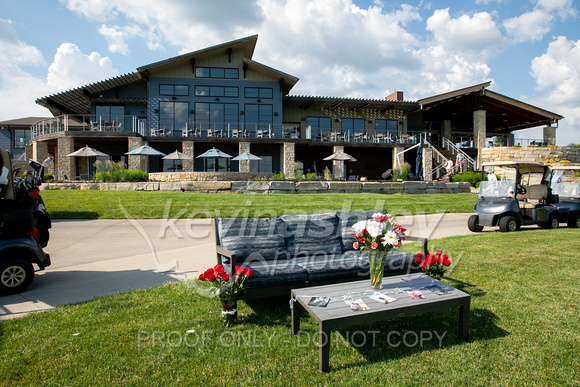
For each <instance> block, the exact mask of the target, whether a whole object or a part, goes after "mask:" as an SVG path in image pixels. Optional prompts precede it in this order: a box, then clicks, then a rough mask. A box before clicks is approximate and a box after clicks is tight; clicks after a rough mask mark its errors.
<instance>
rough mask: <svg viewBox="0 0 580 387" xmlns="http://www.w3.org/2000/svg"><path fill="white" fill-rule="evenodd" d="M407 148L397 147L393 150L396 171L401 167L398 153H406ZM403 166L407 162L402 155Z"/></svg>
mask: <svg viewBox="0 0 580 387" xmlns="http://www.w3.org/2000/svg"><path fill="white" fill-rule="evenodd" d="M404 150H405V148H403V147H400V146H396V147H394V148H393V169H396V168H398V167H399V162H398V161H397V153H401V152H402V151H404ZM400 157H401V164H403V163H404V162H405V155H401V156H400Z"/></svg>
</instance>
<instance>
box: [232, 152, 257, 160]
mask: <svg viewBox="0 0 580 387" xmlns="http://www.w3.org/2000/svg"><path fill="white" fill-rule="evenodd" d="M232 160H234V161H242V160H262V158H261V157H258V156H256V155H253V154H251V153H250V152H244V153H241V154H239V155H238V156H236V157H234V158H233V159H232Z"/></svg>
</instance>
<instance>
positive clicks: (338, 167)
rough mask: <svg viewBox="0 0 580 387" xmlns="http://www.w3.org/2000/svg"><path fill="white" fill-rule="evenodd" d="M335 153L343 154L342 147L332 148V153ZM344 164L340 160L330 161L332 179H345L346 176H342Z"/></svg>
mask: <svg viewBox="0 0 580 387" xmlns="http://www.w3.org/2000/svg"><path fill="white" fill-rule="evenodd" d="M336 152H344V146H342V145H336V146H334V147H333V148H332V153H336ZM345 163H346V161H340V160H333V161H332V175H333V176H334V178H335V179H336V178H341V177H346V175H345V174H344V168H345V167H344V164H345Z"/></svg>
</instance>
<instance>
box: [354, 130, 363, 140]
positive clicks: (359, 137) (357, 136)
mask: <svg viewBox="0 0 580 387" xmlns="http://www.w3.org/2000/svg"><path fill="white" fill-rule="evenodd" d="M353 139H354V141H355V142H362V140H363V134H362V133H361V132H357V133H355V134H354V138H353Z"/></svg>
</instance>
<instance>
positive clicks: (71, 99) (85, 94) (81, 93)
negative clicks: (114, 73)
mask: <svg viewBox="0 0 580 387" xmlns="http://www.w3.org/2000/svg"><path fill="white" fill-rule="evenodd" d="M139 81H141V82H145V81H144V80H143V78H142V77H141V75H139V73H129V74H125V75H121V76H118V77H114V78H110V79H106V80H104V81H100V82H95V83H92V84H90V85H86V86H81V87H77V88H76V89H72V90H68V91H64V92H62V93H58V94H53V95H49V96H47V97H42V98H39V99H37V100H36V103H37V104H39V105H40V106H44V107H45V108H47V109H48V110H50V112H51V113H52V114H53V115H54V116H55V117H56V116H58V115H61V114H79V115H83V114H90V113H91V101H100V100H102V102H108V103H113V101H111V98H102V97H101V96H100V93H102V92H104V91H107V90H111V89H114V88H116V87H120V86H125V85H129V84H131V83H135V82H139ZM113 100H114V102H115V103H127V102H143V103H146V102H147V100H141V99H136V98H113Z"/></svg>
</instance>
